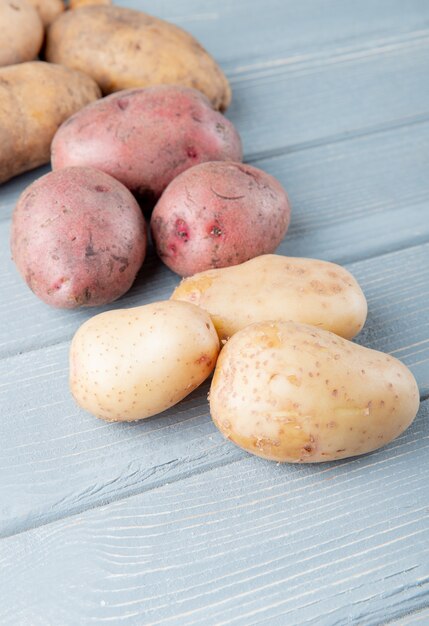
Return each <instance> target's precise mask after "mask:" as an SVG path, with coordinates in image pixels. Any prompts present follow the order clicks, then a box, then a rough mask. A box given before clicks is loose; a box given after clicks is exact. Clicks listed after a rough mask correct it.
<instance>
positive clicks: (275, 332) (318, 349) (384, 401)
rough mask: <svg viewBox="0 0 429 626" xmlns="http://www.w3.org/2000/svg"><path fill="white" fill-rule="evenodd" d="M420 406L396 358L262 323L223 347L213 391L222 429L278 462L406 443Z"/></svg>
mask: <svg viewBox="0 0 429 626" xmlns="http://www.w3.org/2000/svg"><path fill="white" fill-rule="evenodd" d="M418 407H419V390H418V387H417V384H416V381H415V379H414V377H413V375H412V374H411V372H410V371H409V370H408V368H407V367H405V365H403V363H401V362H400V361H398V360H397V359H395V358H393V357H391V356H389V355H387V354H383V353H382V352H377V351H375V350H370V349H368V348H364V347H362V346H359V345H356V344H353V343H351V342H350V341H347V340H346V339H342V338H341V337H338V336H337V335H334V334H333V333H329V332H327V331H324V330H319V329H316V328H314V327H312V326H308V325H305V324H298V323H295V322H258V323H256V324H252V325H250V326H247V327H246V328H244V329H243V330H241V331H239V332H238V333H236V334H235V335H234V336H233V337H232V338H231V339H230V340H229V341H228V343H227V344H226V346H225V347H224V348H223V350H222V352H221V354H220V356H219V359H218V362H217V366H216V370H215V374H214V376H213V381H212V385H211V389H210V411H211V415H212V418H213V420H214V422H215V424H216V426H217V427H218V428H219V430H220V431H221V432H222V433H223V434H224V435H225V437H227V438H228V439H230V440H231V441H233V442H234V443H236V444H237V445H238V446H240V447H241V448H244V450H247V451H248V452H251V453H253V454H256V455H257V456H261V457H264V458H266V459H271V460H274V461H278V462H285V461H286V462H290V463H314V462H320V461H333V460H336V459H344V458H346V457H351V456H355V455H358V454H364V453H366V452H371V451H372V450H376V449H377V448H380V447H381V446H384V445H385V444H387V443H389V442H390V441H392V439H395V437H397V436H398V435H400V434H401V433H402V432H403V431H404V430H405V429H406V428H407V427H408V426H409V425H410V424H411V422H412V421H413V419H414V417H415V415H416V413H417V410H418Z"/></svg>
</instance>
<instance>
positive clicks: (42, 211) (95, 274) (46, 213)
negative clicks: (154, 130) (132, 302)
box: [11, 167, 146, 309]
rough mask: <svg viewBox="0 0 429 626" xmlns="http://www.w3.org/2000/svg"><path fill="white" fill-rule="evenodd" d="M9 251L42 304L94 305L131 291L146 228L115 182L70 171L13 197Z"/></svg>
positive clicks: (86, 170)
mask: <svg viewBox="0 0 429 626" xmlns="http://www.w3.org/2000/svg"><path fill="white" fill-rule="evenodd" d="M11 250H12V257H13V260H14V261H15V263H16V265H17V267H18V270H19V272H20V273H21V275H22V277H23V278H24V280H25V282H26V283H27V285H28V286H29V287H30V289H32V291H33V292H34V293H35V294H36V296H38V297H39V298H40V299H41V300H43V301H44V302H46V303H47V304H50V305H52V306H55V307H59V308H65V309H73V308H76V307H79V306H97V305H101V304H106V303H108V302H112V301H113V300H116V299H117V298H119V297H120V296H121V295H122V294H124V293H125V292H126V291H128V289H129V288H130V287H131V285H132V283H133V282H134V279H135V276H136V274H137V272H138V270H139V269H140V267H141V265H142V263H143V260H144V257H145V253H146V225H145V221H144V218H143V216H142V214H141V210H140V207H139V205H138V204H137V202H136V200H135V198H134V197H133V196H132V194H131V193H130V192H129V191H128V189H126V188H125V187H124V186H123V185H122V184H121V183H119V182H118V181H117V180H115V179H114V178H112V177H111V176H108V175H107V174H105V173H104V172H99V171H97V170H94V169H91V168H81V167H71V168H66V169H63V170H59V171H58V172H50V173H49V174H46V175H45V176H42V177H41V178H39V179H38V180H36V181H35V182H34V183H32V184H31V185H30V186H29V187H27V189H26V190H25V191H24V192H23V193H22V194H21V196H20V198H19V200H18V204H17V205H16V207H15V210H14V213H13V220H12V232H11Z"/></svg>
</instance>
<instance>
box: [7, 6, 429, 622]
mask: <svg viewBox="0 0 429 626" xmlns="http://www.w3.org/2000/svg"><path fill="white" fill-rule="evenodd" d="M123 4H125V2H123ZM127 5H128V6H135V7H137V8H140V9H143V10H147V11H149V12H151V11H152V12H154V13H156V14H157V15H159V16H161V17H165V18H167V19H170V20H171V21H173V22H175V23H177V24H179V25H181V26H183V27H184V28H186V29H188V30H189V31H190V32H192V33H193V34H195V35H196V36H197V37H198V38H199V39H200V40H201V42H202V43H203V44H204V45H205V46H206V47H207V48H208V50H209V51H210V52H212V53H213V54H214V55H215V57H216V58H217V59H218V60H219V61H220V63H221V64H222V66H223V67H224V69H225V71H226V72H227V74H228V76H229V78H230V80H231V83H232V87H233V92H234V101H233V104H232V106H231V109H230V111H229V112H228V116H229V117H230V118H231V119H232V120H233V121H234V123H235V124H236V125H237V127H238V128H239V130H240V132H241V134H242V137H243V142H244V148H245V155H246V160H248V161H250V162H252V163H254V164H256V165H257V166H259V167H262V168H264V169H266V170H267V171H269V172H270V173H272V174H274V175H275V176H277V177H278V178H279V179H280V180H281V181H282V182H283V184H284V185H285V187H286V188H287V190H288V192H289V194H290V197H291V200H292V203H293V220H292V225H291V228H290V231H289V233H288V235H287V237H286V239H285V241H284V242H283V244H282V245H281V247H280V251H281V252H282V253H284V254H289V255H303V256H315V257H320V258H324V259H330V260H333V261H337V262H341V263H344V264H345V265H346V266H347V267H348V268H349V269H350V270H351V271H352V272H353V273H354V274H355V275H356V277H357V278H358V279H359V280H360V282H361V284H362V286H363V289H364V291H365V293H366V295H367V298H368V304H369V316H368V322H367V325H366V327H365V329H364V330H363V332H362V333H361V335H360V336H359V337H358V339H357V341H359V342H360V343H363V344H365V345H368V346H371V347H374V348H377V349H380V350H384V351H387V352H390V353H392V354H394V355H395V356H397V357H398V358H400V359H402V360H403V361H404V362H405V363H406V364H407V365H408V366H409V367H410V368H411V369H412V371H413V372H414V374H415V376H416V378H417V381H418V383H419V387H420V391H421V398H422V405H421V410H420V412H419V415H418V417H417V419H416V421H415V423H414V424H413V426H412V427H411V428H410V429H409V430H408V431H407V432H406V433H404V434H403V435H402V436H401V437H400V438H399V439H397V440H396V441H395V442H393V443H392V444H391V445H390V446H387V447H386V448H384V449H382V450H380V451H378V452H376V453H373V454H370V455H366V456H364V457H360V458H357V459H351V460H345V461H341V462H338V463H331V464H327V465H323V466H316V465H310V466H302V467H299V466H288V465H277V464H274V463H268V462H265V461H262V460H260V459H256V458H252V457H250V456H249V455H247V454H245V453H243V452H241V451H240V450H239V449H238V448H235V447H234V446H232V444H229V443H228V442H226V441H225V440H224V439H222V437H221V436H220V434H219V433H218V432H217V431H216V429H215V428H214V426H213V425H212V423H211V421H210V417H209V415H208V410H207V403H206V393H207V385H206V386H204V387H203V388H202V389H199V390H197V391H196V392H195V393H194V394H193V395H192V396H190V397H189V398H188V399H186V400H185V401H184V402H182V403H181V404H180V405H179V406H177V407H175V408H173V409H171V410H169V411H167V412H166V413H165V414H164V415H163V416H161V417H158V418H152V419H149V420H146V421H144V422H143V423H140V424H105V423H103V422H100V421H97V420H96V419H95V418H93V417H91V416H90V415H88V414H86V413H84V412H83V411H81V410H79V409H78V408H77V407H76V406H75V405H74V403H73V401H72V399H71V398H70V395H69V392H68V389H67V352H68V344H69V340H70V338H71V336H72V334H73V332H74V331H75V330H76V328H77V327H78V326H79V324H80V323H81V322H82V321H83V320H85V319H87V318H88V317H89V316H90V315H92V314H94V313H95V312H96V311H94V310H92V311H78V312H70V311H65V312H61V311H56V310H53V309H49V308H48V307H47V306H45V305H43V304H42V303H41V302H39V301H38V300H37V299H36V298H35V297H34V296H33V295H32V294H31V292H30V291H29V290H28V289H27V288H26V287H25V286H24V285H23V283H22V282H21V280H20V279H19V277H18V275H17V272H16V270H15V269H14V266H13V264H12V263H11V261H10V259H9V249H8V233H9V227H10V215H11V211H12V208H13V205H14V203H15V201H16V198H17V197H18V195H19V193H20V192H21V191H22V189H23V188H24V187H25V186H26V185H27V184H29V183H30V182H31V181H32V180H34V178H36V177H37V176H39V175H40V174H41V173H42V172H45V171H47V168H42V169H41V170H39V171H36V172H30V173H28V174H26V175H23V176H21V177H19V178H17V179H15V180H14V181H11V182H10V183H8V184H6V185H4V186H3V187H2V188H1V189H0V281H1V284H0V286H1V293H2V298H1V299H0V417H1V420H0V535H1V536H2V537H3V538H2V539H1V540H0V624H1V625H2V626H3V625H4V624H5V625H9V624H10V625H23V626H24V625H25V626H39V625H40V626H51V625H53V626H57V625H65V626H68V625H73V626H75V625H80V624H94V623H100V624H102V623H110V624H139V625H141V624H144V625H146V624H165V625H177V626H182V625H185V626H186V625H191V624H192V625H200V624H203V625H205V624H208V625H212V624H213V625H215V624H216V625H219V626H220V625H223V624H234V625H235V624H237V625H239V626H247V625H250V624H270V625H274V626H276V625H279V626H283V625H285V626H289V625H301V624H314V625H316V626H318V625H327V626H331V625H336V626H337V625H338V626H340V625H343V624H344V625H346V624H353V625H355V624H356V625H365V626H366V625H372V624H377V625H378V624H386V623H390V624H392V625H395V626H407V625H414V624H416V625H421V626H423V625H424V624H429V521H428V520H429V463H428V457H429V399H427V398H429V2H427V0H406V1H404V0H359V2H358V1H356V0H263V1H262V0H217V1H216V2H214V1H213V2H210V1H207V0H204V1H203V0H159V1H158V2H154V3H150V2H148V1H146V0H130V1H129V2H127ZM0 149H1V146H0ZM176 283H177V277H175V276H174V275H173V274H171V273H170V272H168V271H167V270H166V269H165V268H163V267H161V265H160V264H159V262H158V261H157V260H156V259H155V258H153V257H150V258H149V260H148V262H147V263H146V265H145V267H144V269H143V271H142V272H141V275H140V277H139V279H138V281H137V283H136V285H135V286H134V287H133V289H132V290H131V291H130V293H129V294H127V295H126V296H125V297H124V298H123V299H122V301H121V302H120V303H116V304H115V305H112V306H115V307H117V306H120V305H123V306H133V305H137V304H141V303H146V302H149V301H151V300H154V299H162V298H165V297H168V295H169V294H170V292H171V289H172V288H173V286H174V285H175V284H176Z"/></svg>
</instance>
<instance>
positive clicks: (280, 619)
mask: <svg viewBox="0 0 429 626" xmlns="http://www.w3.org/2000/svg"><path fill="white" fill-rule="evenodd" d="M428 452H429V402H425V403H424V404H423V405H422V407H421V411H420V414H419V417H418V418H417V420H416V421H415V423H414V424H413V426H412V427H411V428H410V429H409V430H408V431H407V432H406V433H405V434H403V435H402V436H401V437H400V438H399V439H398V440H396V441H395V442H394V443H392V444H391V445H389V446H388V447H386V448H385V449H382V450H380V451H378V452H375V453H373V454H369V455H366V456H363V457H359V458H357V459H354V460H345V461H341V462H337V463H330V464H327V465H323V466H320V465H319V466H316V465H310V466H301V467H300V466H293V465H282V466H280V465H277V464H275V463H270V462H267V461H263V460H261V459H256V458H254V457H253V458H252V457H250V456H246V457H245V458H243V459H241V460H240V461H238V462H236V463H231V464H229V465H227V466H223V467H220V468H216V469H213V470H211V471H209V472H206V473H204V474H201V475H198V476H192V477H191V478H188V479H186V480H183V481H181V482H179V483H175V484H172V485H166V486H163V487H161V488H159V489H155V490H153V491H151V492H148V493H143V494H140V495H138V496H135V497H132V498H127V499H123V500H120V501H118V502H115V503H112V504H110V505H108V506H105V507H101V508H99V509H97V510H94V511H89V512H86V513H85V514H82V515H78V516H75V517H71V518H68V519H64V520H61V521H59V522H56V523H53V524H49V525H46V526H44V527H41V528H38V529H37V530H33V531H28V532H26V533H23V534H21V535H18V536H15V537H11V538H8V539H4V540H3V541H2V542H1V543H0V569H2V571H3V576H2V585H1V586H0V622H1V623H2V624H5V625H7V624H16V623H19V624H27V623H29V624H39V623H40V624H45V623H49V624H50V623H61V624H81V623H82V624H87V623H93V622H97V623H131V624H141V623H144V624H146V625H148V626H149V625H155V624H162V625H176V624H177V625H179V624H180V626H191V625H192V626H194V625H200V624H217V625H219V626H220V625H221V624H228V625H230V624H234V625H235V624H237V625H240V626H250V625H252V624H271V625H272V624H274V625H277V624H278V625H279V626H280V625H282V624H288V626H298V625H299V626H302V625H303V624H314V625H317V626H332V625H333V624H346V623H347V624H356V625H357V624H365V626H373V625H374V626H376V625H377V626H378V625H379V624H382V623H385V622H388V621H389V620H394V619H399V618H400V617H401V616H402V615H404V614H406V613H408V612H410V611H412V610H414V611H415V610H418V609H423V608H425V607H427V602H428V598H429V595H428V594H429V525H428V523H427V512H428V506H429V499H428V493H427V483H428V480H429V465H428V463H427V456H428ZM17 590H19V591H18V592H17ZM426 615H427V612H426ZM399 623H402V622H401V621H399Z"/></svg>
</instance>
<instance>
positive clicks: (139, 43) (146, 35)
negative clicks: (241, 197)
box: [46, 6, 231, 111]
mask: <svg viewBox="0 0 429 626" xmlns="http://www.w3.org/2000/svg"><path fill="white" fill-rule="evenodd" d="M46 58H47V60H48V61H51V62H53V63H62V64H64V65H68V66H69V67H73V68H74V69H76V70H81V71H83V72H86V73H87V74H89V75H90V76H92V77H93V78H94V79H95V80H96V81H97V83H98V84H99V85H100V87H101V89H102V91H103V93H104V94H108V93H112V92H113V91H119V90H121V89H129V88H132V87H150V86H152V85H161V84H173V85H184V86H185V87H194V88H195V89H198V90H199V91H202V92H203V93H204V94H205V95H206V96H207V98H208V99H209V100H210V101H211V102H212V104H213V106H214V107H215V108H216V109H220V110H222V111H223V110H225V109H226V108H227V107H228V105H229V103H230V100H231V89H230V87H229V84H228V81H227V79H226V77H225V75H224V74H223V72H222V70H221V69H220V68H219V66H218V65H217V64H216V62H215V61H214V60H213V59H212V57H211V56H210V55H209V54H208V53H207V52H206V50H204V48H203V47H202V46H200V44H199V43H198V42H197V41H196V39H194V37H192V36H191V35H189V34H188V33H186V32H185V31H184V30H182V29H181V28H179V27H178V26H174V25H173V24H169V23H168V22H164V21H163V20H160V19H158V18H156V17H152V16H150V15H147V14H146V13H141V12H140V11H133V10H131V9H125V8H123V7H116V6H87V7H82V8H79V10H77V11H67V12H66V13H64V14H63V15H62V16H61V17H59V18H58V19H57V20H56V21H55V23H54V24H52V26H51V28H50V29H49V32H48V39H47V47H46Z"/></svg>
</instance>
